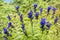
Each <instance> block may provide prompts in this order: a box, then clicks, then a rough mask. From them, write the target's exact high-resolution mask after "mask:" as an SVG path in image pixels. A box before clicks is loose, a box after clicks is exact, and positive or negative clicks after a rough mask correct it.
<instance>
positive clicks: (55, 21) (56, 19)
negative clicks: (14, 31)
mask: <svg viewBox="0 0 60 40" xmlns="http://www.w3.org/2000/svg"><path fill="white" fill-rule="evenodd" d="M57 21H58V17H57V16H56V18H55V20H54V24H56V23H57Z"/></svg>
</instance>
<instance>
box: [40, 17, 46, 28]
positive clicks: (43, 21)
mask: <svg viewBox="0 0 60 40" xmlns="http://www.w3.org/2000/svg"><path fill="white" fill-rule="evenodd" d="M45 22H46V19H45V18H42V19H41V22H40V24H41V28H43V27H44V25H45Z"/></svg>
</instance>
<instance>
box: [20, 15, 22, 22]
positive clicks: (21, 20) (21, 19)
mask: <svg viewBox="0 0 60 40" xmlns="http://www.w3.org/2000/svg"><path fill="white" fill-rule="evenodd" d="M20 21H21V22H23V16H22V14H20Z"/></svg>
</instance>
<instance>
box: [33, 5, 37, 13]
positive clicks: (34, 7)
mask: <svg viewBox="0 0 60 40" xmlns="http://www.w3.org/2000/svg"><path fill="white" fill-rule="evenodd" d="M36 7H37V4H34V12H36Z"/></svg>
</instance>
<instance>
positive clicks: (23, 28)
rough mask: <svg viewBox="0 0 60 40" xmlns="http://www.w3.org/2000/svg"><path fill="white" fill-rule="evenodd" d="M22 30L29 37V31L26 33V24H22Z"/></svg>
mask: <svg viewBox="0 0 60 40" xmlns="http://www.w3.org/2000/svg"><path fill="white" fill-rule="evenodd" d="M21 28H22V30H23V33H24V34H25V35H26V36H27V37H28V35H27V33H26V30H25V25H24V24H22V27H21Z"/></svg>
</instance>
